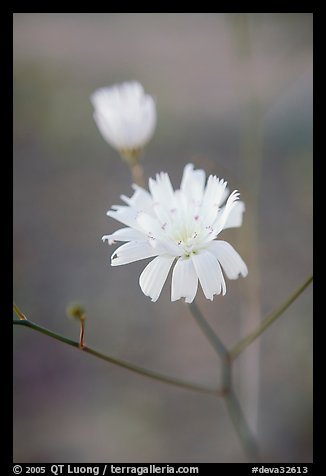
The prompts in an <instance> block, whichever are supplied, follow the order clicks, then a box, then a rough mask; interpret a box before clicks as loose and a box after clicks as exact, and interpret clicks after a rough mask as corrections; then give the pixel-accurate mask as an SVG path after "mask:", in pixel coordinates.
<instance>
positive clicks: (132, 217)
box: [106, 205, 140, 230]
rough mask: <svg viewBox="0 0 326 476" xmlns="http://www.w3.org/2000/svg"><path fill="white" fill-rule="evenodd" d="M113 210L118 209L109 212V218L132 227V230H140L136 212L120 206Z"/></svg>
mask: <svg viewBox="0 0 326 476" xmlns="http://www.w3.org/2000/svg"><path fill="white" fill-rule="evenodd" d="M112 208H116V210H109V211H108V212H106V214H107V216H109V217H111V218H114V219H115V220H118V221H119V222H120V223H123V224H124V225H127V226H130V227H131V228H136V229H137V230H140V227H139V225H138V223H137V216H138V212H137V211H136V210H134V209H132V208H130V207H124V206H120V205H116V206H113V207H112Z"/></svg>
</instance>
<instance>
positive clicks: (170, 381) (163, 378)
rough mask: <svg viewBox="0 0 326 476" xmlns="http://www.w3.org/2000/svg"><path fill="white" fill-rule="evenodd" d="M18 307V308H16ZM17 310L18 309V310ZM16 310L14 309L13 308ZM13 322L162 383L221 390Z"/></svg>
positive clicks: (27, 323) (23, 322)
mask: <svg viewBox="0 0 326 476" xmlns="http://www.w3.org/2000/svg"><path fill="white" fill-rule="evenodd" d="M17 309H18V308H17ZM18 311H19V310H18ZM15 312H16V310H15ZM13 324H14V325H16V326H24V327H28V328H30V329H33V330H35V331H37V332H41V333H42V334H45V335H47V336H49V337H52V338H53V339H56V340H58V341H60V342H63V343H64V344H67V345H70V346H72V347H75V348H76V349H79V350H81V351H82V352H86V353H87V354H90V355H93V356H94V357H97V358H98V359H101V360H104V361H106V362H110V363H111V364H114V365H118V366H119V367H123V368H125V369H128V370H130V371H131V372H134V373H137V374H139V375H143V376H144V377H148V378H151V379H153V380H158V381H160V382H163V383H167V384H170V385H175V386H176V387H180V388H186V389H188V390H194V391H196V392H201V393H206V394H211V395H215V396H220V395H221V392H220V391H219V390H218V389H215V388H210V387H206V386H203V385H198V384H196V383H192V382H189V381H187V380H182V379H178V378H174V377H169V376H168V375H164V374H161V373H158V372H154V371H152V370H147V369H145V368H143V367H139V366H137V365H133V364H130V363H129V362H126V361H124V360H120V359H116V358H115V357H111V356H109V355H106V354H102V353H101V352H98V351H96V350H94V349H91V348H90V347H86V346H84V347H82V348H81V347H80V342H78V341H74V340H72V339H68V338H67V337H64V336H62V335H60V334H57V333H56V332H53V331H51V330H49V329H46V328H45V327H41V326H39V325H38V324H35V323H34V322H32V321H30V320H29V319H26V320H14V321H13Z"/></svg>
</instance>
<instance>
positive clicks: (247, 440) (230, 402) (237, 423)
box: [224, 390, 259, 462]
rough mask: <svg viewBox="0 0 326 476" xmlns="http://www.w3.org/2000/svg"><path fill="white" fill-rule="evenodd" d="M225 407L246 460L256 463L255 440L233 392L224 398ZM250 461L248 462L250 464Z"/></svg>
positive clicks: (256, 448)
mask: <svg viewBox="0 0 326 476" xmlns="http://www.w3.org/2000/svg"><path fill="white" fill-rule="evenodd" d="M224 400H225V403H226V407H227V409H228V412H229V415H230V418H231V421H232V423H233V425H234V428H235V430H236V432H237V433H238V435H239V439H240V441H241V443H242V445H243V447H244V449H245V451H246V453H247V455H248V458H250V460H251V461H252V462H253V461H258V459H259V450H258V445H257V443H256V440H255V438H254V436H253V434H252V432H251V430H250V428H249V426H248V424H247V421H246V419H245V417H244V415H243V413H242V410H241V407H240V404H239V401H238V399H237V397H236V395H235V393H234V391H233V390H230V392H228V393H227V394H226V395H225V397H224ZM251 461H250V462H251Z"/></svg>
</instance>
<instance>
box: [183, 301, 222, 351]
mask: <svg viewBox="0 0 326 476" xmlns="http://www.w3.org/2000/svg"><path fill="white" fill-rule="evenodd" d="M189 308H190V310H191V313H192V315H193V316H194V318H195V320H196V322H197V324H198V325H199V327H200V328H201V330H202V331H203V333H204V334H205V336H206V337H207V339H208V340H209V342H210V343H211V345H212V346H213V347H214V349H215V350H216V352H217V353H218V355H219V356H220V357H221V358H222V359H225V357H227V355H228V351H227V349H226V347H225V345H224V344H223V342H222V341H221V340H220V338H219V337H218V335H217V334H216V333H215V332H214V331H213V329H212V328H211V326H210V325H209V324H208V322H207V321H206V319H205V318H204V316H203V314H202V313H201V311H200V309H199V307H198V306H197V304H196V303H195V301H193V302H192V303H191V304H189Z"/></svg>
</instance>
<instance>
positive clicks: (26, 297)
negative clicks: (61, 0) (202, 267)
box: [14, 13, 312, 463]
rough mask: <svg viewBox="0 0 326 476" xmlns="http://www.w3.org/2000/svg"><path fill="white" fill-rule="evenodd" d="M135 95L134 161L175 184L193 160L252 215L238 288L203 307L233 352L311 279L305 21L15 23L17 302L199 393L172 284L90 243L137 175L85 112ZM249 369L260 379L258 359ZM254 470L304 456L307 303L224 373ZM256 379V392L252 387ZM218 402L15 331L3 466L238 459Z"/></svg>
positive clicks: (201, 355) (199, 361)
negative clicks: (110, 93) (102, 98)
mask: <svg viewBox="0 0 326 476" xmlns="http://www.w3.org/2000/svg"><path fill="white" fill-rule="evenodd" d="M131 79H136V80H138V81H140V82H141V83H142V84H143V85H144V88H145V90H146V91H147V92H148V93H150V94H152V95H154V96H155V97H156V100H157V109H158V124H157V130H156V133H155V135H154V138H153V140H152V142H151V143H150V144H149V146H148V147H147V149H146V152H145V156H144V159H143V165H144V169H145V175H146V179H147V178H148V177H150V176H154V174H155V173H156V172H159V171H161V170H164V171H167V172H168V173H169V174H170V177H171V179H172V182H173V184H174V186H177V185H178V184H179V183H180V179H181V173H182V170H183V167H184V165H185V164H186V163H188V162H193V163H194V164H195V165H196V166H197V167H202V168H204V169H205V170H206V172H207V173H214V174H217V175H218V176H220V177H223V178H225V179H226V180H228V182H229V184H230V187H231V189H238V190H239V191H240V192H241V196H242V198H243V199H244V200H245V201H246V204H247V211H246V214H245V222H244V226H243V227H242V228H241V229H237V230H229V231H226V232H225V233H224V235H223V239H226V240H228V241H230V242H231V243H232V244H233V245H234V246H236V248H237V249H238V250H239V252H240V254H241V255H242V256H243V257H244V259H245V261H246V262H247V265H248V268H249V276H248V278H246V279H245V280H244V279H241V280H238V281H231V282H228V283H227V284H228V293H227V295H226V296H225V297H221V296H218V297H216V298H215V299H214V301H213V302H212V303H211V302H209V301H206V300H205V298H204V296H203V294H202V292H201V291H200V292H199V294H198V298H197V302H198V305H199V306H200V308H201V309H202V311H203V312H204V314H205V315H206V316H207V318H208V320H209V322H210V323H211V325H212V326H213V327H214V329H215V330H216V332H218V334H219V335H220V337H221V338H222V340H223V341H224V342H225V343H226V344H227V345H228V346H232V345H234V344H235V343H236V342H237V341H238V340H239V338H240V337H241V336H243V335H244V334H245V333H247V332H249V331H250V330H251V329H252V328H253V327H254V326H255V325H256V324H257V323H258V321H259V320H260V319H261V318H262V317H264V316H265V315H266V314H267V313H268V312H270V311H272V310H273V309H274V308H275V307H277V306H278V305H279V304H280V303H281V302H282V301H283V300H284V299H285V298H286V297H287V296H288V295H289V294H290V293H292V292H293V291H294V290H295V288H296V287H298V286H299V285H300V284H301V283H302V282H303V281H304V279H305V278H306V277H308V275H309V274H310V273H311V272H312V14H309V13H283V14H277V13H264V14H263V13H259V14H258V13H254V14H216V13H210V14H208V13H207V14H185V13H180V14H165V13H163V14H150V13H148V14H143V13H139V14H135V13H133V14H132V13H131V14H110V13H105V14H82V13H69V14H67V13H62V14H60V13H46V14H36V13H29V14H25V13H23V14H20V13H16V14H14V298H15V301H16V302H17V304H18V306H19V307H21V309H22V310H23V311H24V312H25V313H26V315H27V316H28V317H30V318H31V319H32V320H34V321H35V322H37V323H39V324H40V325H42V326H45V327H49V328H51V329H53V330H55V331H57V332H59V333H62V334H64V335H66V336H68V337H71V338H75V339H77V338H78V324H77V323H76V322H73V321H71V320H69V319H68V318H66V316H65V309H66V306H67V304H68V303H70V302H71V301H79V302H81V303H82V304H83V305H84V306H85V307H86V310H87V315H88V319H87V323H86V326H87V327H86V342H87V344H88V345H90V346H93V347H95V348H96V349H98V350H101V351H103V352H107V353H109V354H112V355H114V356H116V357H120V358H122V359H127V360H130V361H132V362H133V363H136V364H139V365H143V366H146V367H149V368H151V369H155V370H158V371H161V372H165V373H169V374H172V375H175V376H179V377H183V378H188V379H191V380H194V381H197V382H200V383H203V384H208V385H209V384H212V385H214V384H216V382H217V379H218V376H219V364H218V360H217V358H216V355H215V354H214V352H213V350H212V349H211V348H210V346H209V344H208V343H207V342H206V340H205V338H204V336H203V335H202V334H201V332H200V330H199V329H198V328H197V326H196V323H195V322H194V320H193V318H192V316H191V314H190V313H189V310H188V309H187V307H186V306H185V305H184V304H183V303H182V302H176V303H171V302H170V280H168V283H167V284H166V285H165V287H164V289H163V292H162V295H161V297H160V299H159V301H158V302H157V303H151V302H150V301H149V300H148V299H147V298H146V297H145V296H144V295H143V294H142V292H141V290H140V288H139V286H138V276H139V274H140V272H141V270H142V269H143V268H144V266H145V264H146V263H145V262H138V263H134V264H130V265H128V266H122V267H117V268H111V267H110V265H109V257H110V254H111V253H112V252H113V250H114V247H111V248H108V247H107V245H104V244H103V243H102V242H101V236H102V235H103V234H108V233H110V232H112V231H113V230H115V229H117V228H118V227H119V225H118V223H117V222H115V221H114V220H112V219H109V218H108V217H106V211H107V210H108V209H109V208H110V206H111V205H113V204H117V203H120V199H119V196H120V194H122V193H124V194H126V195H130V194H131V193H132V190H131V178H130V174H129V170H128V169H127V167H126V165H125V164H124V163H123V162H122V161H121V160H120V158H119V156H118V154H117V153H116V152H115V151H114V150H113V149H111V148H110V147H109V146H108V145H107V144H106V143H105V141H104V140H103V138H102V137H101V136H100V133H99V131H98V130H97V128H96V125H95V123H94V120H93V118H92V107H91V104H90V100H89V96H90V94H91V93H92V92H93V91H94V90H95V89H96V88H98V87H100V86H105V85H110V84H113V83H115V82H120V81H124V80H131ZM258 362H259V365H257V363H258ZM235 371H236V372H235V377H236V386H237V391H238V394H239V395H240V397H241V398H240V400H241V402H242V404H243V406H244V411H245V413H246V415H247V416H248V419H249V421H250V422H251V424H252V425H253V426H254V427H256V430H255V431H257V435H258V440H259V442H260V445H261V448H262V452H263V460H264V461H267V462H273V461H275V462H308V461H311V460H312V289H311V288H308V290H306V291H305V292H304V294H303V295H302V296H301V297H300V298H299V299H298V300H297V301H296V302H295V303H294V304H293V305H292V306H291V307H290V308H289V310H288V311H286V313H285V314H284V315H283V316H282V317H281V318H280V319H279V320H278V321H277V322H276V323H275V324H273V326H272V327H271V328H269V329H268V330H267V331H266V332H265V333H264V335H263V336H262V338H261V339H260V348H259V345H256V346H254V347H253V348H252V349H251V350H249V349H248V350H247V351H246V352H245V353H244V354H243V355H241V356H240V357H239V359H238V361H237V363H236V369H235ZM251 382H252V384H251ZM244 460H245V457H244V454H243V451H242V448H241V446H240V444H239V442H238V440H237V437H236V435H235V432H234V429H233V427H232V424H231V422H230V420H229V418H228V416H227V414H226V409H225V406H224V403H223V401H219V400H216V399H214V398H213V397H210V396H205V395H197V394H195V393H193V392H190V391H186V390H182V389H178V388H174V387H170V386H167V385H164V384H162V383H159V382H153V381H150V380H147V379H145V378H143V377H140V376H137V375H134V374H131V373H129V372H128V371H126V370H123V369H119V368H117V367H114V366H112V365H110V364H106V363H104V362H101V361H99V360H96V359H94V358H92V357H91V356H88V355H85V354H82V353H80V352H77V351H76V350H75V349H72V348H69V347H67V346H65V345H64V344H61V343H59V342H55V341H53V340H51V339H50V338H48V337H46V336H42V335H40V334H37V333H35V332H33V331H31V330H28V329H24V328H15V329H14V461H15V462H26V463H27V462H28V463H32V462H98V461H116V462H117V461H118V462H162V463H164V462H167V463H169V462H240V461H244Z"/></svg>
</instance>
